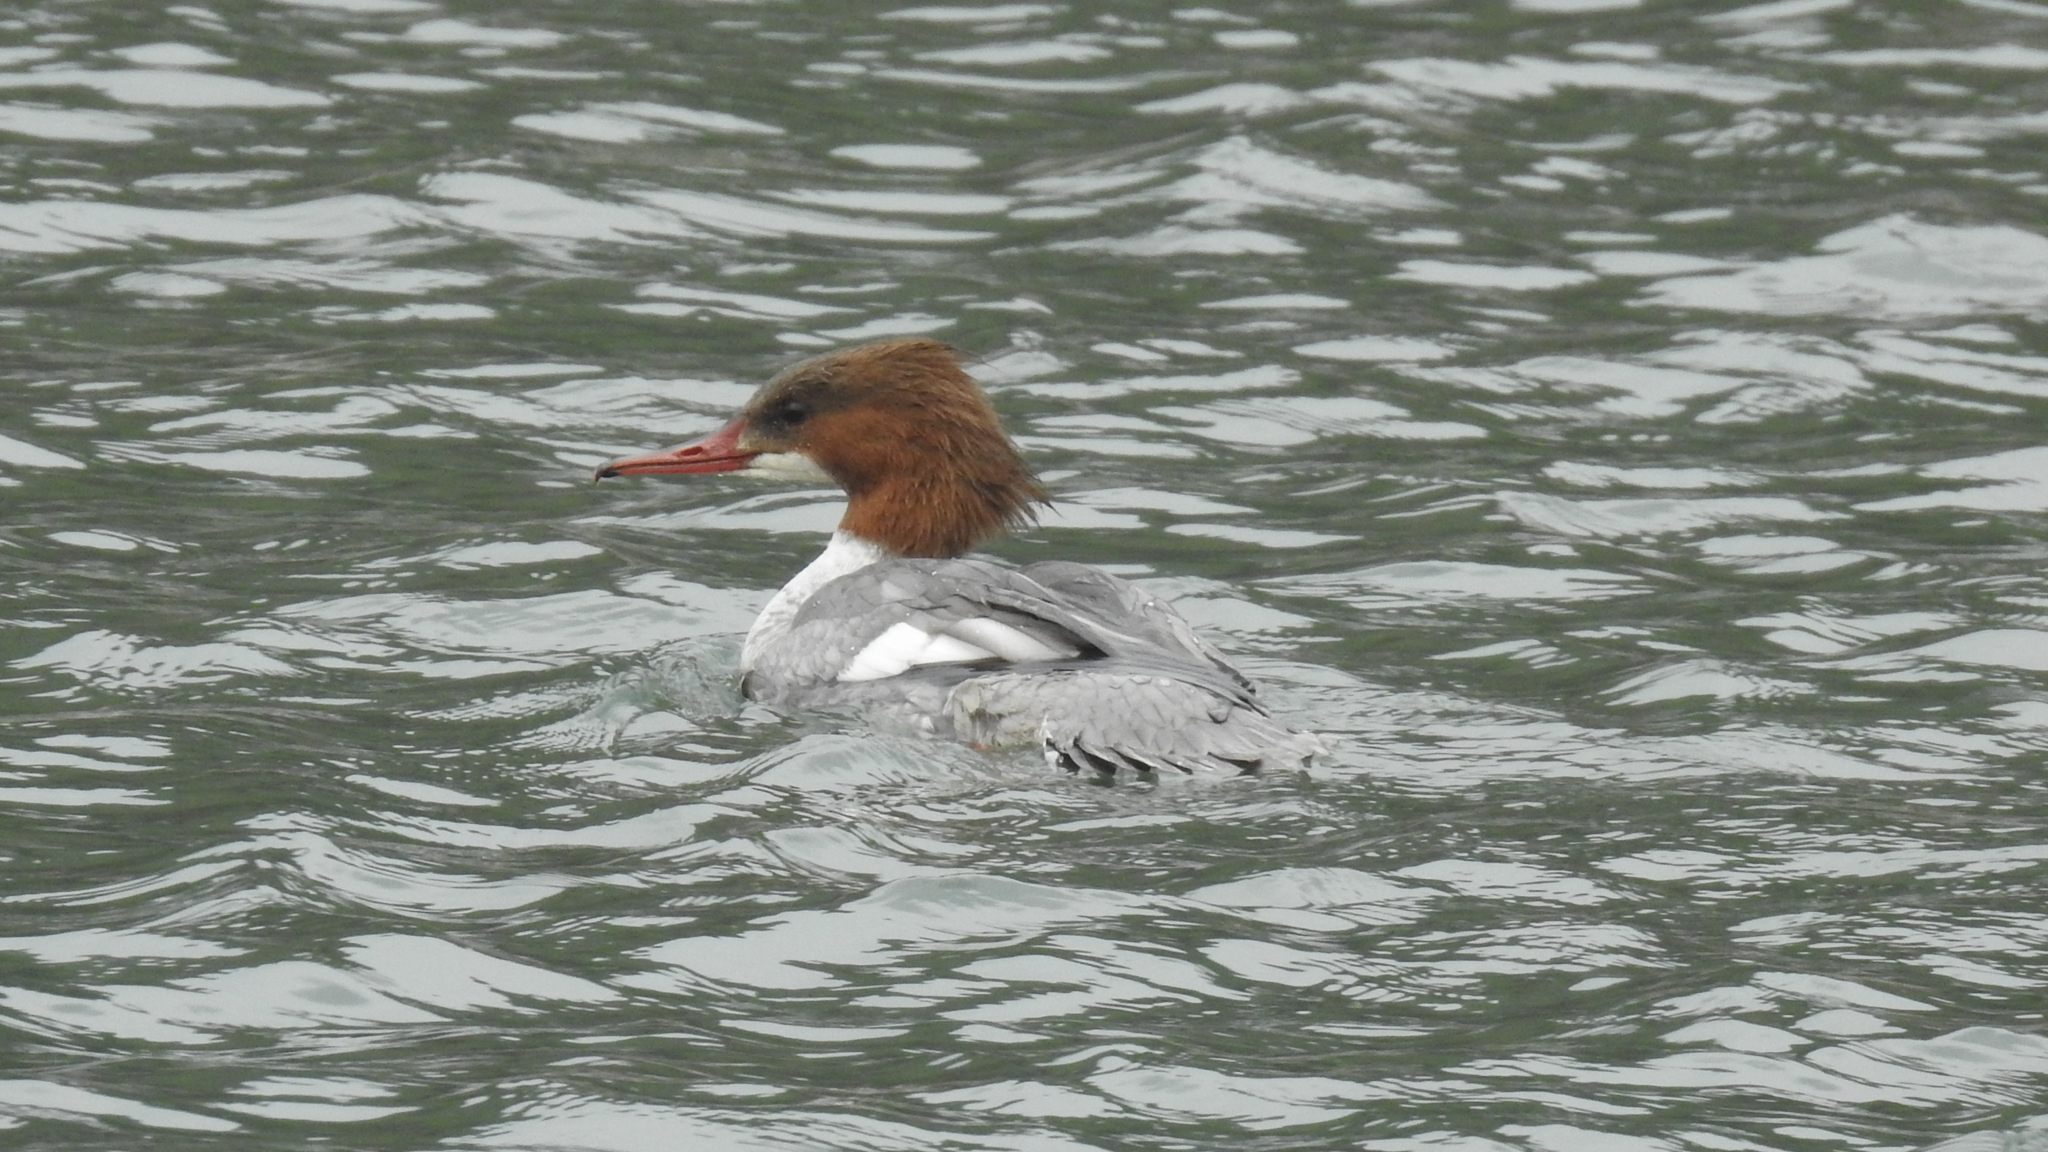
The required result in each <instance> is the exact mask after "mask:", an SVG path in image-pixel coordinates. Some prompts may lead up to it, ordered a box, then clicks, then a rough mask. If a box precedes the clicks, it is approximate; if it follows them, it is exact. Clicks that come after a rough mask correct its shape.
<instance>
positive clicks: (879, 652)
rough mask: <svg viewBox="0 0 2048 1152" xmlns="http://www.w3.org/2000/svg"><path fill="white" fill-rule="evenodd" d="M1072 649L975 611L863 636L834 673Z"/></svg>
mask: <svg viewBox="0 0 2048 1152" xmlns="http://www.w3.org/2000/svg"><path fill="white" fill-rule="evenodd" d="M1077 654H1078V653H1077V652H1076V650H1075V649H1072V648H1067V647H1054V646H1053V645H1051V644H1047V643H1046V642H1045V641H1043V640H1040V639H1038V638H1037V637H1035V636H1031V635H1029V634H1027V633H1024V632H1020V631H1018V630H1017V629H1015V628H1012V627H1010V626H1009V625H1008V624H1004V623H1002V622H1000V621H997V620H990V619H988V618H986V617H975V618H972V619H968V620H958V621H955V622H954V623H953V624H952V625H951V626H950V627H948V628H946V629H944V630H943V631H940V632H927V631H925V630H924V629H922V628H919V627H918V626H917V625H915V624H912V623H910V622H909V621H904V622H903V623H900V624H892V625H890V626H889V627H888V629H887V630H886V631H884V632H883V633H882V634H881V635H880V636H877V637H875V638H874V639H873V640H870V641H868V644H867V647H865V648H862V649H861V650H860V651H859V653H857V654H856V655H855V656H854V658H853V659H852V661H850V662H849V663H848V664H847V665H846V668H845V669H844V670H843V671H841V672H840V673H839V676H838V679H839V680H840V681H842V682H846V681H861V680H884V679H887V678H888V677H891V676H900V675H902V674H903V673H904V672H907V671H909V670H910V669H912V668H915V667H918V666H920V665H924V664H972V663H974V662H975V661H977V660H1007V661H1025V660H1059V659H1064V658H1066V657H1069V656H1074V655H1077Z"/></svg>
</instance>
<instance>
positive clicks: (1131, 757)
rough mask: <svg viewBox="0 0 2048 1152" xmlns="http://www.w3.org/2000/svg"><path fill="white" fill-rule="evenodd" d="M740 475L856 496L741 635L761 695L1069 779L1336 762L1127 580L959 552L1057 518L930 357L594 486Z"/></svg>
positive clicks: (808, 384) (917, 355)
mask: <svg viewBox="0 0 2048 1152" xmlns="http://www.w3.org/2000/svg"><path fill="white" fill-rule="evenodd" d="M739 471H745V472H751V473H754V474H756V475H760V476H765V477H769V478H774V479H801V480H812V481H817V480H830V481H831V482H833V483H835V484H837V485H838V486H839V487H840V488H842V489H844V490H845V491H846V495H847V506H846V515H845V517H844V518H843V519H842V520H841V521H840V522H839V530H838V531H837V532H834V533H833V534H832V540H831V543H830V544H828V545H827V546H826V548H825V551H824V553H823V554H822V555H820V556H819V557H818V558H817V559H816V560H814V561H812V562H811V564H810V566H809V567H807V568H805V569H804V570H803V571H801V572H799V573H797V575H796V577H795V579H793V580H791V581H790V582H789V583H788V584H786V585H784V586H783V588H782V590H781V591H779V592H777V593H776V594H775V595H774V597H773V598H772V599H770V600H769V601H768V605H767V607H765V608H763V609H762V610H761V615H760V618H759V619H757V620H755V621H754V626H753V628H752V629H751V630H750V631H749V632H748V633H747V639H746V643H745V645H744V646H743V648H742V649H741V654H740V674H741V680H740V687H741V691H742V692H744V693H745V694H746V695H747V696H748V697H750V698H752V699H755V700H760V701H763V702H765V703H769V704H779V705H792V706H834V705H837V706H852V707H854V708H855V709H857V710H860V711H863V712H867V713H870V714H873V713H880V714H882V715H884V716H887V717H890V718H893V719H895V720H896V721H898V722H905V723H908V724H909V725H911V726H912V727H914V728H915V729H917V730H921V731H924V732H928V733H931V734H933V735H936V736H943V737H949V738H952V739H956V740H960V741H963V742H965V743H968V744H971V745H974V746H976V747H1002V746H1012V745H1024V744H1030V743H1033V742H1036V743H1037V744H1039V745H1040V746H1041V747H1042V748H1043V750H1044V752H1045V756H1046V759H1047V761H1048V762H1049V763H1051V764H1053V765H1055V766H1058V767H1062V768H1066V769H1068V770H1070V771H1073V770H1078V769H1081V768H1089V769H1094V770H1097V771H1101V772H1105V773H1113V772H1115V771H1117V770H1119V769H1122V770H1132V771H1137V772H1147V773H1149V772H1153V771H1158V770H1167V771H1174V770H1177V771H1180V772H1186V773H1191V774H1192V773H1197V772H1208V773H1214V772H1223V773H1233V774H1234V773H1243V772H1253V771H1258V770H1260V769H1262V768H1266V769H1270V768H1284V767H1296V766H1299V765H1301V764H1302V763H1304V762H1305V761H1306V760H1307V759H1308V758H1309V757H1310V756H1312V755H1314V754H1316V753H1318V752H1321V751H1323V747H1322V744H1321V742H1320V741H1318V740H1317V739H1316V738H1315V737H1314V736H1313V735H1310V734H1308V733H1304V732H1297V731H1294V730H1292V729H1289V728H1287V727H1286V726H1284V725H1283V724H1281V723H1280V722H1279V721H1277V720H1275V719H1274V718H1273V717H1272V716H1271V715H1270V714H1269V713H1268V712H1267V711H1266V709H1265V707H1264V706H1262V705H1261V704H1260V703H1259V701H1258V700H1257V698H1256V697H1255V696H1254V694H1253V689H1252V686H1251V682H1250V681H1248V680H1246V679H1245V678H1244V676H1243V675H1241V674H1240V673H1239V672H1238V671H1237V669H1235V668H1233V667H1231V666H1230V664H1229V662H1227V661H1226V660H1224V659H1223V656H1222V655H1221V654H1220V653H1218V652H1217V651H1216V649H1215V648H1213V647H1211V646H1210V645H1209V644H1208V643H1206V642H1205V641H1203V640H1202V639H1201V638H1200V637H1199V636H1197V635H1195V632H1194V629H1193V628H1191V627H1189V626H1188V623H1187V621H1186V620H1184V619H1182V618H1181V616H1180V614H1179V613H1177V612H1175V611H1174V610H1173V609H1172V608H1170V607H1168V606H1167V605H1165V604H1163V603H1161V602H1160V601H1159V600H1157V599H1156V598H1154V597H1153V596H1151V595H1149V594H1148V593H1146V592H1145V591H1143V590H1142V589H1140V588H1138V587H1137V586H1135V585H1133V584H1131V583H1129V582H1128V581H1125V580H1121V579H1118V578H1117V577H1115V576H1112V575H1110V574H1109V573H1107V572H1103V571H1101V570H1100V569H1096V568H1090V567H1088V566H1086V565H1083V564H1074V563H1069V562H1066V561H1049V562H1045V563H1039V564H1032V565H1029V566H1027V567H1025V568H1022V569H1018V568H1010V567H1006V566H1004V565H1000V564H996V563H993V562H991V561H988V560H978V559H968V558H965V557H963V556H962V553H964V552H966V551H967V550H968V549H969V548H972V547H973V546H974V545H975V544H976V543H977V542H979V541H981V540H982V539H984V538H986V537H988V536H990V535H993V534H995V533H997V532H999V531H1001V530H1004V529H1013V528H1019V527H1022V526H1025V525H1027V524H1030V523H1032V522H1033V520H1034V518H1035V517H1034V507H1035V506H1036V505H1040V504H1046V503H1049V501H1048V500H1047V497H1046V495H1045V491H1044V489H1042V488H1040V487H1039V485H1038V481H1037V480H1036V479H1035V478H1034V477H1033V476H1032V474H1031V470H1030V469H1029V468H1028V467H1027V466H1026V465H1025V463H1024V460H1023V458H1022V457H1020V456H1019V455H1018V453H1017V448H1016V446H1015V445H1013V444H1012V443H1011V442H1010V439H1009V437H1007V436H1005V435H1004V434H1003V429H1002V425H1001V424H1000V423H999V422H998V421H997V419H996V414H995V409H994V408H993V407H991V406H990V404H989V400H988V397H987V396H986V395H985V394H984V393H983V392H982V390H981V388H980V387H979V386H977V385H976V384H975V382H974V381H973V380H972V379H970V378H968V376H967V374H966V373H965V372H963V371H961V368H960V364H959V362H958V361H957V360H956V359H955V358H954V355H953V350H952V349H951V348H949V347H948V346H946V345H944V344H941V343H939V342H938V341H936V340H927V339H915V338H913V339H899V340H883V341H880V342H877V343H873V344H864V345H861V346H859V347H857V348H847V349H842V350H840V351H837V352H831V353H827V354H825V355H822V356H818V357H816V358H814V359H810V360H806V361H804V362H803V363H801V364H797V365H795V366H794V367H791V368H788V369H786V370H784V371H783V372H782V373H781V374H779V375H777V376H776V377H775V378H774V379H772V380H770V381H769V382H768V383H767V384H766V385H765V386H763V387H762V389H761V390H760V391H759V392H757V393H756V394H755V395H754V397H753V399H751V400H749V401H748V402H747V404H746V406H745V407H744V408H742V409H741V410H740V412H739V415H738V416H736V417H734V418H733V420H732V422H731V423H729V424H727V425H726V426H725V427H723V428H720V429H719V430H718V431H716V432H713V433H711V434H710V435H708V436H705V437H703V438H701V439H698V440H694V441H691V442H690V443H688V444H683V445H679V446H677V447H674V448H669V449H665V450H663V451H660V452H654V453H651V454H649V455H645V456H631V457H627V458H625V459H622V460H614V461H612V462H611V463H609V464H606V465H605V466H603V467H602V468H599V469H598V470H597V476H596V478H597V479H599V480H602V479H604V478H605V477H607V476H638V475H649V474H655V473H671V472H739Z"/></svg>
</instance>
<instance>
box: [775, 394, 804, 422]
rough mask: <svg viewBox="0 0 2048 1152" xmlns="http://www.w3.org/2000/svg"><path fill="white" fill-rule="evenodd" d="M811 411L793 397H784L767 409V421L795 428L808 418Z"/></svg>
mask: <svg viewBox="0 0 2048 1152" xmlns="http://www.w3.org/2000/svg"><path fill="white" fill-rule="evenodd" d="M810 414H811V410H810V408H809V407H807V406H805V404H804V402H803V401H801V400H798V399H796V398H795V397H788V396H786V397H784V398H782V399H780V400H777V401H776V402H775V403H774V404H772V405H770V406H769V408H768V419H769V420H770V421H771V422H773V423H776V424H782V425H785V426H788V427H795V426H796V425H798V424H801V423H803V422H804V420H805V419H806V418H807V417H809V416H810Z"/></svg>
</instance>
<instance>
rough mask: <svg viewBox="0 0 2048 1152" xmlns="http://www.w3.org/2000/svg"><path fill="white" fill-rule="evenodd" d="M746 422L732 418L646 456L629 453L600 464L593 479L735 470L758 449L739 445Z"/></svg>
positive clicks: (745, 464) (749, 460)
mask: <svg viewBox="0 0 2048 1152" xmlns="http://www.w3.org/2000/svg"><path fill="white" fill-rule="evenodd" d="M746 430H747V422H746V421H745V420H744V419H741V420H735V421H733V422H732V423H730V424H727V425H726V426H725V427H723V428H720V429H719V430H718V431H716V432H713V433H712V434H710V435H709V436H705V437H702V438H700V439H696V440H692V441H690V442H689V443H688V444H678V445H676V446H675V447H673V448H664V449H662V450H661V451H659V452H650V453H648V454H647V455H645V456H628V457H626V458H625V459H623V460H614V461H612V462H611V463H609V464H606V465H605V466H604V467H602V468H599V469H598V470H597V473H596V475H595V476H594V477H592V478H593V479H597V480H602V479H604V478H605V477H607V476H652V475H655V474H658V473H666V472H737V471H739V470H740V469H742V468H745V467H746V466H747V465H748V464H751V463H752V462H753V460H754V457H756V456H758V455H760V453H759V452H756V451H749V450H747V449H743V448H741V447H740V437H741V436H743V435H745V433H746Z"/></svg>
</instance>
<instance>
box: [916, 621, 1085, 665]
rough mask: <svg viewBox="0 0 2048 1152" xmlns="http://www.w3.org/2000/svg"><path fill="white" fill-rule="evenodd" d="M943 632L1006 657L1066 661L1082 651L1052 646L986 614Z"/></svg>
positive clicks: (1063, 646) (961, 622) (960, 622)
mask: <svg viewBox="0 0 2048 1152" xmlns="http://www.w3.org/2000/svg"><path fill="white" fill-rule="evenodd" d="M946 632H947V634H948V635H952V636H958V637H959V638H960V639H962V640H965V641H967V642H968V643H969V644H979V645H980V646H981V647H983V648H986V649H988V650H989V651H991V652H993V653H995V654H996V655H998V656H1001V657H1002V658H1003V659H1005V660H1018V661H1022V660H1066V659H1069V658H1071V657H1074V656H1079V655H1080V654H1081V653H1080V650H1079V649H1075V648H1069V647H1067V646H1066V645H1064V644H1062V645H1060V646H1059V647H1054V646H1053V645H1051V644H1047V643H1046V642H1045V641H1043V640H1040V639H1039V638H1038V637H1036V636H1033V635H1031V634H1030V633H1028V632H1020V631H1018V630H1017V629H1015V628H1012V627H1010V626H1009V625H1008V624H1004V623H1002V622H1001V621H999V620H991V619H989V618H988V617H986V616H976V617H974V618H972V619H969V620H961V621H959V622H957V623H955V624H954V625H953V626H952V627H951V628H948V629H946Z"/></svg>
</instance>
